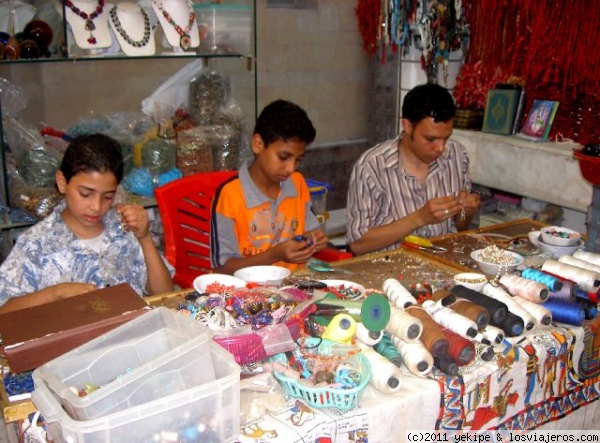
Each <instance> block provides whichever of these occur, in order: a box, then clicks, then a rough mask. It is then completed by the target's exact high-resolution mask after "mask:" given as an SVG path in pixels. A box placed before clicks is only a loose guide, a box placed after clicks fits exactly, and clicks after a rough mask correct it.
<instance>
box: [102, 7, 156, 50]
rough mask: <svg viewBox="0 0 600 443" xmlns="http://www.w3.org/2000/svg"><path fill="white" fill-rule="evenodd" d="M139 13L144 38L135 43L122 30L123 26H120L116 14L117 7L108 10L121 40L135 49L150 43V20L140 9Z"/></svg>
mask: <svg viewBox="0 0 600 443" xmlns="http://www.w3.org/2000/svg"><path fill="white" fill-rule="evenodd" d="M140 11H141V12H142V15H143V16H144V36H143V37H142V39H141V40H138V41H135V40H133V39H132V38H131V37H130V36H129V35H127V33H126V32H125V30H124V29H123V26H122V25H121V21H120V20H119V16H118V14H117V7H116V6H113V7H112V9H111V10H110V19H111V20H112V22H113V24H114V25H115V29H116V30H117V32H118V33H119V34H120V35H121V37H123V40H125V41H126V42H127V43H129V44H130V45H131V46H133V47H135V48H142V47H144V46H146V45H147V44H148V42H149V41H150V18H149V17H148V14H146V11H144V10H143V9H140Z"/></svg>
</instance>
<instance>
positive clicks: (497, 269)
mask: <svg viewBox="0 0 600 443" xmlns="http://www.w3.org/2000/svg"><path fill="white" fill-rule="evenodd" d="M481 251H482V249H477V250H476V251H473V252H471V258H472V259H473V260H474V261H475V262H476V263H477V266H478V267H479V269H480V270H481V272H483V273H484V274H486V275H493V276H498V274H500V275H504V274H510V273H512V272H514V271H515V269H517V267H518V266H520V265H522V264H523V263H524V262H525V259H524V258H523V256H522V255H520V254H517V253H516V252H513V251H508V250H504V252H506V253H507V254H511V255H512V256H513V258H514V260H513V261H514V262H513V264H512V265H504V266H501V265H497V264H495V263H488V262H485V261H483V260H482V259H481Z"/></svg>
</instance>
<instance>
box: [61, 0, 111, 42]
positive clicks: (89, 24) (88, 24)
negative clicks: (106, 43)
mask: <svg viewBox="0 0 600 443" xmlns="http://www.w3.org/2000/svg"><path fill="white" fill-rule="evenodd" d="M65 5H67V7H69V9H71V11H73V13H74V14H76V15H78V16H79V17H81V18H82V19H84V20H85V30H86V31H90V37H89V38H88V39H87V41H88V43H89V44H91V45H95V44H96V43H98V42H97V41H96V37H94V34H92V31H94V30H95V29H96V25H95V24H94V19H95V18H96V17H98V16H99V15H100V14H102V11H103V10H104V0H98V5H97V6H96V10H95V11H94V12H92V13H91V14H88V13H86V12H83V11H82V10H81V9H79V8H78V7H77V6H75V5H74V4H73V2H72V1H71V0H65Z"/></svg>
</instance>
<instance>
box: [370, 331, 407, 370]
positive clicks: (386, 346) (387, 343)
mask: <svg viewBox="0 0 600 443" xmlns="http://www.w3.org/2000/svg"><path fill="white" fill-rule="evenodd" d="M373 349H375V351H377V352H378V353H379V354H381V355H383V356H384V357H385V358H387V359H388V360H389V361H391V362H392V363H393V364H395V365H396V366H397V367H400V366H402V363H403V360H402V356H401V355H400V352H398V349H396V346H395V345H394V343H393V342H392V339H391V338H390V336H389V335H388V334H385V333H384V334H382V335H381V340H380V341H379V343H377V344H376V345H375V346H373Z"/></svg>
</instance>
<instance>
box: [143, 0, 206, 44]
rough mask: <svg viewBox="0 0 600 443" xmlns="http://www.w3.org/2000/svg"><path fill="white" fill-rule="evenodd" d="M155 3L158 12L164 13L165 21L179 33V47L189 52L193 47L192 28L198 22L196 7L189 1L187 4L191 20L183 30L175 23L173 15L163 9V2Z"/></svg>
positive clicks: (189, 19)
mask: <svg viewBox="0 0 600 443" xmlns="http://www.w3.org/2000/svg"><path fill="white" fill-rule="evenodd" d="M153 3H154V5H155V6H156V7H157V8H158V10H159V11H160V12H161V13H162V15H163V17H164V18H165V20H166V21H167V22H168V23H169V24H170V25H171V26H173V28H174V29H175V31H177V34H179V46H180V47H181V49H183V50H184V51H187V50H188V49H190V46H191V45H192V39H191V37H190V31H191V30H192V26H193V25H194V23H195V22H196V14H195V13H194V5H193V4H192V3H191V2H190V1H189V0H188V2H187V3H188V7H189V9H190V15H189V18H188V24H187V26H186V27H185V29H183V28H182V27H181V26H179V25H178V24H177V23H176V22H175V20H173V17H171V14H169V13H168V12H167V11H166V10H165V8H164V7H163V4H162V1H161V2H158V1H156V0H155V1H154V2H153Z"/></svg>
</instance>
